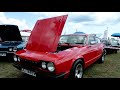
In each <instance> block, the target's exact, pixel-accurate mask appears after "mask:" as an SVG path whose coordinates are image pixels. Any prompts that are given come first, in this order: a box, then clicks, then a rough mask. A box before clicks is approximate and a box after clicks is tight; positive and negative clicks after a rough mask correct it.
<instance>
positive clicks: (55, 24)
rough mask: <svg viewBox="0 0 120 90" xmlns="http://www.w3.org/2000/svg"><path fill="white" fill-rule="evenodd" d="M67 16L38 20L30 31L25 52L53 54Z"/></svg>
mask: <svg viewBox="0 0 120 90" xmlns="http://www.w3.org/2000/svg"><path fill="white" fill-rule="evenodd" d="M67 16H68V15H64V16H59V17H53V18H48V19H43V20H38V21H37V22H36V24H35V26H34V28H33V30H32V33H31V35H30V38H29V41H28V43H27V45H26V49H27V50H31V51H38V52H54V51H55V50H56V48H57V45H58V41H59V38H60V35H61V32H62V30H63V27H64V24H65V21H66V19H67Z"/></svg>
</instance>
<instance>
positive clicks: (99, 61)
mask: <svg viewBox="0 0 120 90" xmlns="http://www.w3.org/2000/svg"><path fill="white" fill-rule="evenodd" d="M104 61H105V53H103V54H102V56H101V57H100V59H99V60H98V63H103V62H104Z"/></svg>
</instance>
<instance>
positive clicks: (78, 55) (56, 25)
mask: <svg viewBox="0 0 120 90" xmlns="http://www.w3.org/2000/svg"><path fill="white" fill-rule="evenodd" d="M66 19H67V15H63V16H58V17H53V18H48V19H43V20H38V21H37V22H36V24H35V26H34V28H33V30H32V32H31V35H30V37H29V40H28V42H27V45H26V48H25V49H23V50H20V51H17V52H16V55H15V56H14V63H13V66H14V67H16V68H18V69H19V70H21V72H24V73H26V74H29V75H32V76H35V77H38V76H45V77H54V78H58V77H62V78H68V77H70V78H82V77H83V71H84V69H85V68H87V67H88V66H89V65H91V64H93V63H94V62H95V61H99V63H103V62H104V60H105V56H104V45H103V44H102V43H101V42H100V41H99V39H98V38H96V36H95V35H93V34H91V35H88V34H70V35H61V32H62V30H63V27H64V24H65V22H66Z"/></svg>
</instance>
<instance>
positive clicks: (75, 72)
mask: <svg viewBox="0 0 120 90" xmlns="http://www.w3.org/2000/svg"><path fill="white" fill-rule="evenodd" d="M82 77H83V61H82V60H80V59H79V60H77V61H76V62H75V63H74V64H73V66H72V69H71V71H70V78H82Z"/></svg>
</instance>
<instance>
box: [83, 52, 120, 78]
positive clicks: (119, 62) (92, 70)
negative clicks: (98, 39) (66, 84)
mask: <svg viewBox="0 0 120 90" xmlns="http://www.w3.org/2000/svg"><path fill="white" fill-rule="evenodd" d="M84 78H120V52H119V53H117V54H108V55H106V58H105V62H104V63H102V64H98V63H95V64H93V65H92V66H90V67H88V68H87V69H86V70H85V71H84Z"/></svg>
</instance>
